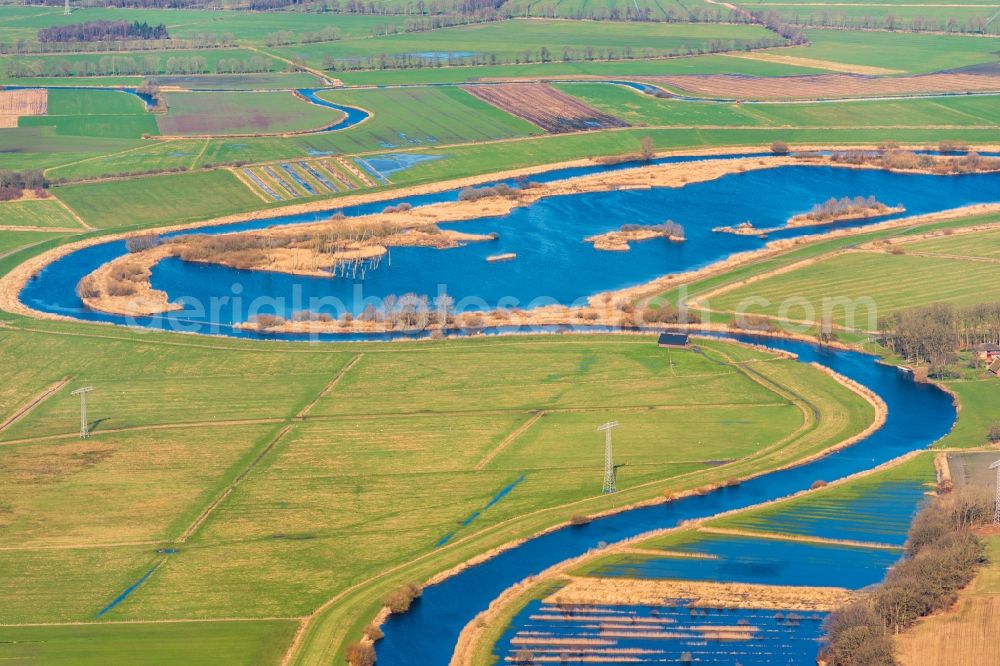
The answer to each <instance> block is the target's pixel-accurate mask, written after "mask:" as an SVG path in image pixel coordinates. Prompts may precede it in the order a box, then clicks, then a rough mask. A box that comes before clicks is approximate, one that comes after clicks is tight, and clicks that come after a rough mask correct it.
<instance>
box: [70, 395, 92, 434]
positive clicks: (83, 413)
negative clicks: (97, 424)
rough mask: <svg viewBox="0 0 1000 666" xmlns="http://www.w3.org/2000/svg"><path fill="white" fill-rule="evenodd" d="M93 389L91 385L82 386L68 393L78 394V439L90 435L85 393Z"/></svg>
mask: <svg viewBox="0 0 1000 666" xmlns="http://www.w3.org/2000/svg"><path fill="white" fill-rule="evenodd" d="M93 390H94V387H93V386H84V387H83V388H78V389H77V390H75V391H73V392H72V393H71V394H70V395H78V396H80V439H86V438H88V437H90V429H89V428H88V427H87V394H88V393H90V392H91V391H93Z"/></svg>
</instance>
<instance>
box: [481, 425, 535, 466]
mask: <svg viewBox="0 0 1000 666" xmlns="http://www.w3.org/2000/svg"><path fill="white" fill-rule="evenodd" d="M543 416H545V412H544V411H541V412H538V413H537V414H534V415H533V416H532V417H531V418H529V419H528V420H527V421H525V422H524V423H522V424H521V425H520V426H518V427H517V429H515V430H514V432H512V433H510V434H509V435H507V436H506V437H504V438H503V440H502V441H501V442H500V443H499V444H497V445H496V446H495V447H493V448H492V449H490V450H489V451H488V452H487V453H486V455H485V456H483V459H482V460H480V461H479V462H478V463H476V467H475V469H476V471H480V470H482V469H484V468H485V467H486V466H487V465H489V464H490V461H492V460H493V459H494V458H496V457H497V455H499V453H500V452H501V451H503V450H504V449H506V448H507V447H508V446H510V445H511V443H513V442H514V440H516V439H517V438H518V437H520V436H521V435H523V434H524V433H526V432H528V430H530V429H531V426H533V425H535V424H536V423H537V422H538V420H539V419H540V418H542V417H543Z"/></svg>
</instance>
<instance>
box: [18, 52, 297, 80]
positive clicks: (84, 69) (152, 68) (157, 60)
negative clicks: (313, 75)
mask: <svg viewBox="0 0 1000 666" xmlns="http://www.w3.org/2000/svg"><path fill="white" fill-rule="evenodd" d="M277 69H279V68H278V67H277V63H276V62H275V61H274V60H273V59H271V58H268V57H267V56H251V57H250V58H219V59H218V60H217V61H216V62H215V64H214V65H213V66H209V63H208V60H207V59H206V58H204V57H202V56H170V57H168V58H166V60H164V59H163V58H161V57H160V56H157V55H144V56H141V57H132V56H118V55H106V56H102V57H101V58H98V59H96V60H75V61H74V60H67V59H64V58H46V59H44V60H11V61H8V62H7V63H6V74H7V76H8V78H12V79H17V78H32V77H37V76H48V77H71V76H80V77H83V76H140V75H142V76H154V75H157V74H209V73H215V74H252V73H261V72H273V71H276V70H277Z"/></svg>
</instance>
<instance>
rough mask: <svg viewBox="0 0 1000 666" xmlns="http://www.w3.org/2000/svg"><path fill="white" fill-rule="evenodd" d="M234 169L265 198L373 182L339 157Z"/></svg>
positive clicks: (313, 194) (279, 198)
mask: <svg viewBox="0 0 1000 666" xmlns="http://www.w3.org/2000/svg"><path fill="white" fill-rule="evenodd" d="M235 172H236V173H237V175H240V176H242V178H243V179H244V183H245V184H246V185H248V186H249V187H250V188H251V189H253V190H254V191H256V192H257V193H258V194H259V195H260V196H261V198H262V199H264V200H265V201H287V200H289V199H300V198H303V197H318V196H330V195H335V194H341V193H345V192H352V191H354V190H358V189H360V188H366V189H367V188H369V187H374V186H376V185H377V183H374V182H372V181H370V180H369V181H363V180H361V179H359V177H358V176H357V175H355V174H354V173H352V170H351V169H349V168H348V167H347V166H345V163H344V161H343V160H338V159H335V158H320V159H312V160H295V161H289V162H279V163H275V164H265V165H254V166H247V167H241V168H239V169H237V170H236V171H235Z"/></svg>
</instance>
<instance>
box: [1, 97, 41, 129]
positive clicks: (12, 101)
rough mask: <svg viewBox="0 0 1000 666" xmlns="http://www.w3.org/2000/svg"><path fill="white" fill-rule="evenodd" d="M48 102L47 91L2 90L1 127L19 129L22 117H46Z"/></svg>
mask: <svg viewBox="0 0 1000 666" xmlns="http://www.w3.org/2000/svg"><path fill="white" fill-rule="evenodd" d="M48 101H49V91H48V90H45V89H35V90H0V127H17V119H18V118H20V117H21V116H44V115H45V114H46V113H47V112H48Z"/></svg>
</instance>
